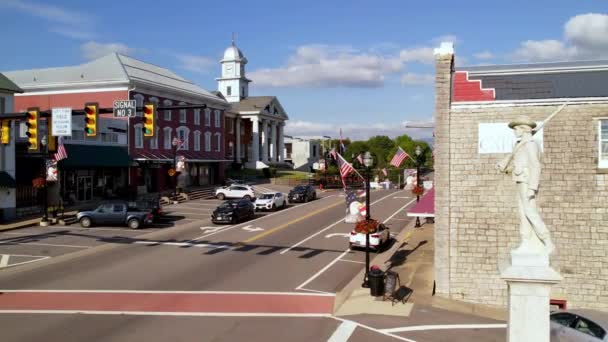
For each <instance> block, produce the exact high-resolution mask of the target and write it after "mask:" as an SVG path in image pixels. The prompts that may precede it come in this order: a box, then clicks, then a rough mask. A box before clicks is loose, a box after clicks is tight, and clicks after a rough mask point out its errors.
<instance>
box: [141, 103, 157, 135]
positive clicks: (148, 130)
mask: <svg viewBox="0 0 608 342" xmlns="http://www.w3.org/2000/svg"><path fill="white" fill-rule="evenodd" d="M155 120H156V105H155V104H153V103H146V104H144V127H143V128H142V130H143V132H144V137H153V136H154V121H155Z"/></svg>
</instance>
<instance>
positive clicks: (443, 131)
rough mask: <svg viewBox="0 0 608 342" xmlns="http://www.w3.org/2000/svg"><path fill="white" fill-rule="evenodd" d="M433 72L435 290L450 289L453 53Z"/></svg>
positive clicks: (443, 292)
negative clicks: (450, 140)
mask: <svg viewBox="0 0 608 342" xmlns="http://www.w3.org/2000/svg"><path fill="white" fill-rule="evenodd" d="M435 59H436V76H435V146H438V145H440V146H441V148H435V210H436V213H435V216H436V217H437V219H436V221H435V270H434V272H435V285H436V289H435V290H436V293H437V294H439V295H444V296H448V295H449V293H450V237H449V234H450V230H449V227H450V225H449V221H450V211H449V208H450V184H449V177H448V174H449V170H450V158H449V155H450V149H449V139H450V135H449V131H450V102H451V99H450V94H451V83H452V80H451V73H452V68H453V61H454V55H453V54H442V55H436V56H435Z"/></svg>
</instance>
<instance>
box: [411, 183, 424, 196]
mask: <svg viewBox="0 0 608 342" xmlns="http://www.w3.org/2000/svg"><path fill="white" fill-rule="evenodd" d="M412 193H413V194H414V195H416V196H421V195H422V194H424V188H423V187H422V186H420V185H418V186H415V187H414V188H413V189H412Z"/></svg>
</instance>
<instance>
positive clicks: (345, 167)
mask: <svg viewBox="0 0 608 342" xmlns="http://www.w3.org/2000/svg"><path fill="white" fill-rule="evenodd" d="M338 166H339V167H340V178H342V185H344V188H346V182H345V181H344V178H346V176H348V175H349V174H350V173H351V172H353V171H355V168H354V167H353V166H352V165H350V164H349V163H348V162H347V161H346V159H344V157H342V156H341V155H340V154H338Z"/></svg>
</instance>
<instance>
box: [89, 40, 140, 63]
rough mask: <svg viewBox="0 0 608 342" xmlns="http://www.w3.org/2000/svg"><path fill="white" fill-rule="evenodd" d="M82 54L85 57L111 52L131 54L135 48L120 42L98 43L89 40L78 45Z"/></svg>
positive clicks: (92, 57)
mask: <svg viewBox="0 0 608 342" xmlns="http://www.w3.org/2000/svg"><path fill="white" fill-rule="evenodd" d="M80 51H81V52H82V56H83V57H84V58H85V59H87V60H91V59H96V58H99V57H102V56H105V55H107V54H109V53H112V52H118V53H120V54H124V55H132V54H134V53H135V52H136V51H137V49H135V48H131V47H128V46H126V45H125V44H121V43H98V42H94V41H90V42H87V43H84V44H82V45H81V46H80Z"/></svg>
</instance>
